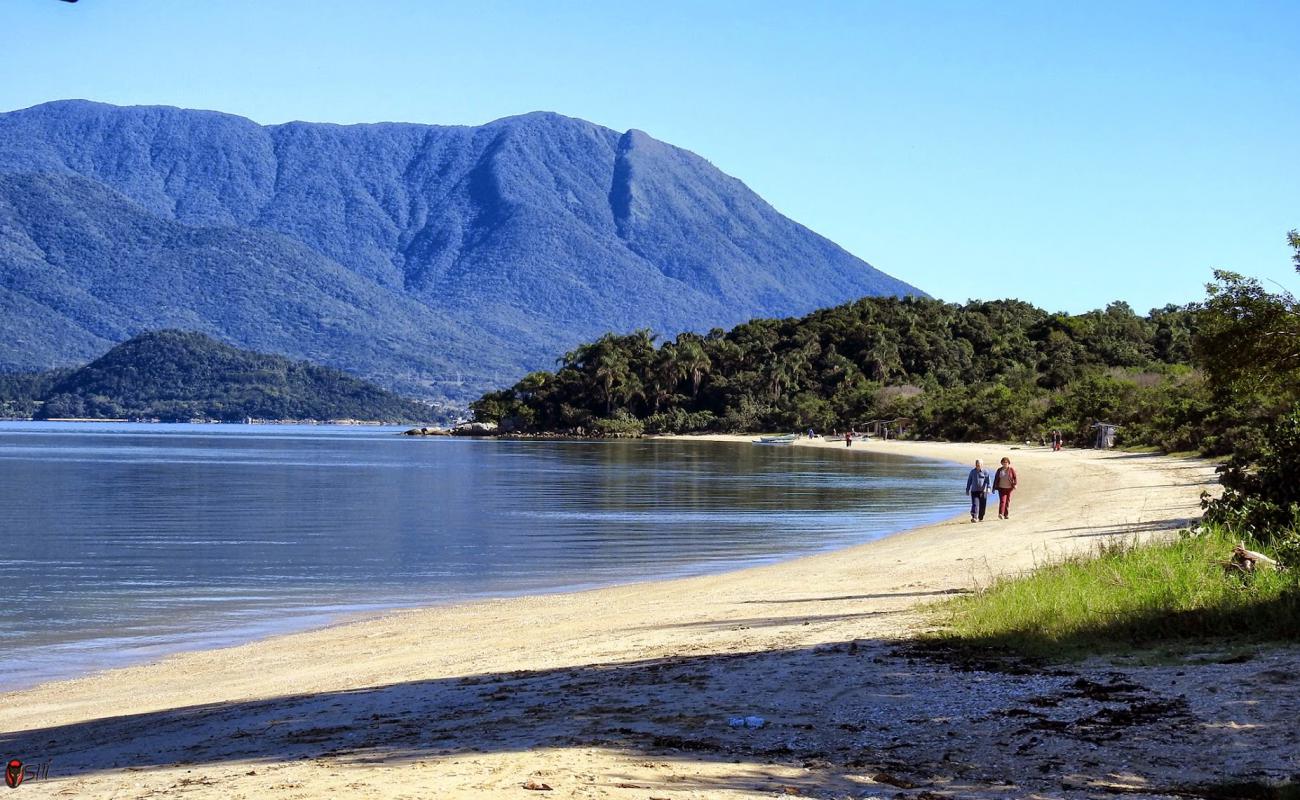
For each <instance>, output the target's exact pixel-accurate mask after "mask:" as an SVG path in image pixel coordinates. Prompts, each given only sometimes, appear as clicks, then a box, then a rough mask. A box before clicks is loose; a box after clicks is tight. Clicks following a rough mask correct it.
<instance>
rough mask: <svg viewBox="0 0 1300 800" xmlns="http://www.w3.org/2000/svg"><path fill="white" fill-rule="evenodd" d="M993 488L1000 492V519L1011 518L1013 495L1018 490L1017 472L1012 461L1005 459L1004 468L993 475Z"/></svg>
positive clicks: (1003, 460)
mask: <svg viewBox="0 0 1300 800" xmlns="http://www.w3.org/2000/svg"><path fill="white" fill-rule="evenodd" d="M993 488H994V489H996V490H997V492H998V519H1010V518H1011V493H1012V492H1013V491H1015V488H1016V470H1015V468H1014V467H1012V466H1011V459H1009V458H1005V457H1004V458H1003V459H1002V466H1000V467H998V471H997V472H995V473H993Z"/></svg>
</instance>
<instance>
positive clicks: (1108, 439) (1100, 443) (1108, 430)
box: [1092, 422, 1119, 450]
mask: <svg viewBox="0 0 1300 800" xmlns="http://www.w3.org/2000/svg"><path fill="white" fill-rule="evenodd" d="M1092 428H1093V430H1094V431H1096V434H1095V435H1094V436H1093V440H1092V446H1093V447H1094V448H1096V449H1097V450H1109V449H1110V448H1112V447H1114V446H1115V431H1116V430H1117V429H1118V428H1119V426H1118V425H1115V424H1112V423H1110V422H1094V423H1092Z"/></svg>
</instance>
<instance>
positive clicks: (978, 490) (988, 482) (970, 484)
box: [966, 458, 993, 522]
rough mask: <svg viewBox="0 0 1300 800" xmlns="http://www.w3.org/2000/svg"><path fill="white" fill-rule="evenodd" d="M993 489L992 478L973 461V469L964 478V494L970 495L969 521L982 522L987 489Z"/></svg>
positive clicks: (977, 461)
mask: <svg viewBox="0 0 1300 800" xmlns="http://www.w3.org/2000/svg"><path fill="white" fill-rule="evenodd" d="M992 487H993V478H992V476H990V475H989V471H988V470H986V469H984V466H983V464H981V463H980V460H979V459H978V458H977V459H975V469H973V470H971V471H970V474H968V475H967V476H966V494H968V495H970V521H971V522H983V521H984V510H985V509H986V508H988V504H989V489H991V488H992Z"/></svg>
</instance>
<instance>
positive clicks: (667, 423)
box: [644, 408, 718, 433]
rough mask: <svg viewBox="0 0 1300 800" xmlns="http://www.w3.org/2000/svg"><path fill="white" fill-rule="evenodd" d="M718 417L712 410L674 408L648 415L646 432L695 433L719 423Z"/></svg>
mask: <svg viewBox="0 0 1300 800" xmlns="http://www.w3.org/2000/svg"><path fill="white" fill-rule="evenodd" d="M717 421H718V420H717V417H715V416H713V412H711V411H694V412H687V411H686V410H685V409H683V408H672V409H670V410H668V411H661V412H659V413H658V414H651V415H650V416H648V417H646V418H645V420H644V422H645V430H646V433H695V432H697V431H707V430H709V429H710V428H712V427H713V426H714V425H715V424H717Z"/></svg>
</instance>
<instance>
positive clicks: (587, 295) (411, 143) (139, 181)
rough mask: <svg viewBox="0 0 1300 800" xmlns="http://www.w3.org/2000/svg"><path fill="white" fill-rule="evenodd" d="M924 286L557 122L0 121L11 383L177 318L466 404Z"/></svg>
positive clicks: (636, 139) (752, 201)
mask: <svg viewBox="0 0 1300 800" xmlns="http://www.w3.org/2000/svg"><path fill="white" fill-rule="evenodd" d="M915 291H916V290H915V289H913V288H912V287H911V286H909V285H907V284H906V283H903V282H902V281H899V280H896V279H894V278H892V277H890V276H888V275H885V274H883V273H881V272H879V271H877V270H875V269H873V268H872V267H871V266H870V265H869V264H867V263H865V262H864V261H862V260H861V259H859V258H857V257H855V256H853V255H852V254H850V253H847V252H845V251H844V250H843V249H841V248H839V247H837V246H835V244H834V243H832V242H829V241H827V240H826V239H824V238H822V237H820V236H818V235H817V234H815V233H813V232H812V231H810V230H808V229H807V228H804V227H803V226H801V225H798V224H797V223H795V222H793V221H791V220H789V219H787V218H785V217H783V216H782V215H781V214H780V213H778V212H777V211H776V210H775V209H773V208H772V207H771V206H770V205H768V204H767V203H766V202H764V201H763V199H762V198H761V197H759V196H758V195H756V194H755V193H754V192H752V191H751V190H750V189H749V188H747V187H746V186H745V185H744V184H743V183H741V182H740V181H738V180H735V179H734V178H731V177H729V176H727V175H724V174H723V173H722V172H720V171H719V170H718V169H717V168H715V167H714V166H713V165H711V164H709V162H707V161H705V160H704V159H703V158H700V157H699V156H696V155H694V154H692V153H689V152H687V151H685V150H681V149H679V148H676V147H673V146H671V145H669V144H666V143H663V142H658V141H655V140H654V139H652V138H651V137H649V136H647V135H645V134H644V133H640V132H639V131H626V132H619V131H614V130H610V129H608V128H604V127H601V126H599V125H594V124H592V123H589V122H584V121H583V120H579V119H572V118H569V117H563V116H560V115H558V114H547V113H537V114H527V115H524V116H519V117H511V118H507V119H501V120H497V121H495V122H492V123H488V124H486V125H481V126H446V127H444V126H435V125H407V124H387V123H385V124H377V125H322V124H312V123H303V122H293V123H289V124H286V125H270V126H263V125H258V124H256V123H254V122H252V121H251V120H248V119H244V118H242V117H237V116H233V115H229V114H219V113H214V112H209V111H191V110H186V109H179V108H166V107H157V106H155V107H130V108H123V107H118V106H111V105H105V104H102V103H90V102H85V101H65V102H56V103H46V104H43V105H39V106H35V107H33V108H28V109H23V110H21V111H14V112H9V113H0V309H2V310H0V371H12V370H40V369H48V368H50V367H53V366H67V365H70V364H74V363H77V362H79V361H85V360H89V359H90V358H93V357H94V356H95V355H97V354H99V353H102V352H103V351H104V350H106V349H108V348H109V347H110V346H112V344H114V343H116V342H120V341H123V340H125V339H128V338H130V337H131V336H134V335H135V334H137V333H140V332H141V331H144V330H160V329H166V328H185V329H188V330H199V331H203V332H205V333H208V334H210V335H213V336H217V337H219V338H220V339H221V340H222V341H227V342H230V343H232V344H235V345H236V346H239V347H244V348H248V349H252V350H257V351H259V352H270V353H281V354H284V355H286V356H289V357H292V358H303V359H308V360H310V361H312V362H315V363H322V364H328V365H329V366H332V367H336V368H339V369H343V370H347V371H348V372H350V373H352V374H355V375H359V376H361V377H364V378H367V379H368V380H373V381H376V382H379V383H381V384H382V385H384V386H386V387H388V388H390V389H396V390H399V391H402V392H404V393H406V394H410V395H414V396H419V397H425V398H430V399H438V398H446V399H449V400H452V401H455V402H458V403H461V404H463V403H464V402H467V401H468V400H470V399H472V398H474V397H477V396H478V395H479V394H480V393H481V392H483V391H484V390H485V389H487V388H489V387H493V386H497V385H500V383H501V382H502V380H503V376H512V377H513V376H518V375H522V374H524V372H526V371H527V370H530V369H537V368H539V367H545V366H548V365H550V364H551V363H552V361H553V359H554V358H555V355H556V354H557V353H560V352H563V351H564V350H565V349H566V348H568V347H572V346H573V344H574V343H576V342H581V341H585V340H588V339H591V338H594V337H596V336H599V335H600V334H601V333H603V332H604V331H607V330H629V329H631V327H633V326H634V325H652V326H655V327H656V328H658V329H660V330H665V331H672V332H674V333H675V332H677V331H681V330H690V329H698V328H700V327H701V326H705V325H717V324H726V325H732V324H735V323H738V322H741V321H744V320H746V319H749V318H750V317H755V316H772V315H787V314H798V313H804V312H806V311H809V310H811V309H814V308H817V307H819V306H822V305H827V304H829V303H838V302H843V301H845V300H848V299H851V298H854V297H860V296H862V295H873V294H900V293H912V292H915Z"/></svg>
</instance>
